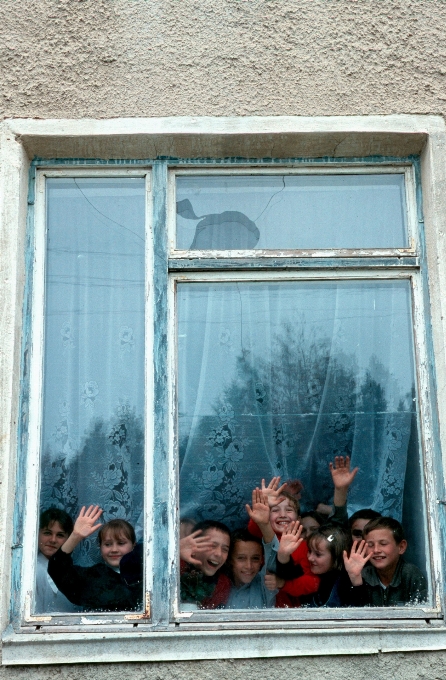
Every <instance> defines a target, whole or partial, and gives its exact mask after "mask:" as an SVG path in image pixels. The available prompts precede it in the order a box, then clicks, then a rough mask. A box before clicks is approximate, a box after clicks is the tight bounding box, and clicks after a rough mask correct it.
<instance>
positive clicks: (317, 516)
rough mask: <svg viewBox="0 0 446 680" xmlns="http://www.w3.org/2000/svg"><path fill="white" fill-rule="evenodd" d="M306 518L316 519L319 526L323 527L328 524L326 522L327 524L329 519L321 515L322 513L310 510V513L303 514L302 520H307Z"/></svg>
mask: <svg viewBox="0 0 446 680" xmlns="http://www.w3.org/2000/svg"><path fill="white" fill-rule="evenodd" d="M305 517H311V519H314V520H315V521H316V522H317V523H318V524H319V526H321V525H322V524H326V522H327V518H326V517H324V515H321V513H320V512H318V511H317V510H310V512H303V513H302V514H301V516H300V518H301V520H302V519H305Z"/></svg>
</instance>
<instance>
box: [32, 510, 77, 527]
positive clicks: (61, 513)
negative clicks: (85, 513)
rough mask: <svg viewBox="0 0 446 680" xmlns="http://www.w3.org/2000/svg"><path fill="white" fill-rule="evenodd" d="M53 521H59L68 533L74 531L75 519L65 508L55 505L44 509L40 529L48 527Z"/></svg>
mask: <svg viewBox="0 0 446 680" xmlns="http://www.w3.org/2000/svg"><path fill="white" fill-rule="evenodd" d="M53 522H59V524H60V526H61V527H62V529H63V530H64V531H65V533H66V534H71V532H72V531H73V520H72V519H71V517H70V515H69V514H68V512H65V510H61V509H60V508H54V507H51V508H48V509H47V510H44V511H43V512H42V513H41V515H40V519H39V529H46V528H47V527H49V526H50V524H53Z"/></svg>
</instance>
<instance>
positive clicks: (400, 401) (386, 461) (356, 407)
mask: <svg viewBox="0 0 446 680" xmlns="http://www.w3.org/2000/svg"><path fill="white" fill-rule="evenodd" d="M177 308H178V322H177V333H178V414H179V416H178V441H179V464H180V501H181V508H180V517H181V525H180V528H181V537H182V538H183V543H182V544H180V547H183V548H184V549H183V551H182V552H181V553H180V554H181V557H182V560H181V569H180V571H181V574H180V585H181V597H182V608H183V609H184V610H193V609H197V608H203V609H213V608H229V609H246V608H248V609H249V608H264V607H273V606H276V607H298V606H304V605H306V606H309V607H314V606H324V605H326V606H330V607H335V606H362V605H370V606H375V605H378V604H379V605H380V606H386V605H388V606H390V605H393V606H394V605H397V604H408V605H410V604H415V603H417V602H419V601H420V600H423V599H425V597H426V578H425V577H426V576H427V571H426V569H427V561H426V555H427V554H428V553H427V538H426V536H427V534H426V525H425V519H424V517H423V491H422V483H421V471H420V462H419V461H420V443H419V433H418V418H417V399H416V386H415V371H414V352H413V333H412V314H411V288H410V283H409V281H390V280H389V281H377V280H372V279H371V280H362V281H337V282H336V281H289V282H285V281H281V282H278V281H275V282H273V281H267V282H245V281H244V282H219V283H217V282H216V283H198V282H189V283H187V282H182V283H179V284H178V291H177ZM335 457H342V459H343V460H344V461H345V460H346V458H347V457H350V458H351V463H352V468H353V467H356V466H357V467H358V468H359V471H358V472H357V475H356V477H355V478H354V480H353V481H352V482H351V485H350V492H349V495H348V505H347V506H346V507H345V508H344V509H343V511H344V514H342V512H341V513H340V514H339V516H338V517H335V518H332V520H329V519H328V518H327V514H328V513H330V512H332V511H333V497H334V483H333V478H332V475H331V472H330V469H329V463H330V462H334V461H335ZM276 475H280V476H281V477H282V481H286V480H294V481H293V483H292V484H290V487H289V491H290V493H291V495H292V497H293V498H294V499H295V500H296V501H297V505H294V504H293V502H292V500H291V499H290V498H288V500H286V499H285V501H284V503H285V505H284V507H280V508H279V510H280V512H279V515H278V519H277V516H275V517H276V518H275V519H274V518H273V510H271V515H270V520H269V522H270V525H271V527H272V528H273V530H274V534H275V536H276V537H277V538H278V539H280V538H281V535H282V533H283V532H284V527H286V526H288V524H289V522H290V521H291V520H295V519H296V518H297V517H298V516H303V517H305V516H306V515H307V513H310V516H307V519H309V520H310V524H311V521H312V522H313V524H312V527H309V526H308V525H307V524H305V519H304V520H303V522H304V524H305V527H307V526H308V533H307V540H309V535H310V533H311V530H314V529H317V528H319V529H320V528H321V527H323V525H324V524H326V523H327V522H328V526H330V527H331V528H330V529H329V530H328V533H326V534H325V538H324V537H323V536H322V537H320V539H318V543H317V546H316V547H319V548H322V549H324V550H325V551H326V552H327V551H328V549H329V548H330V546H331V545H333V546H334V545H337V543H339V545H341V547H342V545H344V548H345V549H347V548H348V546H349V541H350V537H351V533H350V532H351V527H350V526H349V522H348V516H349V517H351V516H352V514H353V513H355V512H357V511H361V510H364V509H371V510H373V511H374V512H375V514H376V515H377V516H378V515H385V516H390V517H392V518H393V519H394V520H397V521H398V522H400V523H402V525H403V527H404V530H405V533H406V538H407V542H408V543H407V550H406V551H405V555H404V557H405V559H406V563H407V564H410V569H412V572H411V576H409V575H407V574H406V575H405V576H404V577H402V578H403V582H404V583H405V586H404V587H406V586H407V583H406V582H405V581H404V579H409V580H410V578H411V577H414V578H415V580H416V579H418V581H416V585H415V586H414V587H413V590H412V591H410V592H408V591H407V589H406V590H404V587H403V586H401V588H400V589H399V590H398V588H395V591H398V592H393V591H392V590H391V589H389V590H387V591H385V589H383V588H382V587H381V586H380V585H379V582H378V581H377V580H376V574H377V573H379V565H380V563H379V562H378V561H375V562H374V563H373V564H374V565H375V566H376V565H378V572H377V570H376V569H375V568H374V567H373V568H371V569H370V574H367V578H369V579H370V580H371V582H370V584H369V583H367V588H366V591H367V592H365V593H364V592H363V593H362V595H360V593H358V592H356V591H355V592H356V595H355V597H354V599H353V600H352V599H349V598H350V597H351V592H350V591H351V588H350V582H349V581H348V580H347V581H345V576H346V574H345V572H344V571H343V570H342V569H339V564H338V565H335V564H334V554H332V553H330V552H328V557H327V560H326V561H325V562H323V563H322V564H320V563H319V562H317V560H316V562H311V563H310V562H309V560H310V561H311V559H313V558H312V557H310V552H311V550H310V552H308V556H307V549H306V546H305V544H303V545H302V548H301V551H300V553H299V550H297V554H295V553H294V552H293V560H294V559H295V563H293V564H292V565H290V570H289V571H288V572H286V573H283V572H280V569H279V571H278V572H277V573H278V574H279V573H281V574H282V577H283V578H285V584H284V585H283V584H282V588H281V590H274V588H272V589H268V588H266V587H265V584H266V583H267V580H268V579H265V570H266V568H268V570H271V571H274V570H275V568H276V567H277V560H276V557H277V547H276V548H274V546H271V545H270V546H268V547H267V546H266V545H264V546H262V543H261V541H259V538H260V537H261V536H262V532H261V530H260V525H259V524H256V523H254V524H253V523H252V522H251V524H250V525H249V529H250V531H251V533H254V535H255V536H256V539H253V538H251V539H250V538H249V536H248V538H247V537H246V528H247V527H248V521H249V517H248V514H247V512H246V510H245V505H246V504H251V502H252V496H251V494H252V490H253V489H254V488H255V487H257V486H259V485H260V483H261V480H262V478H264V479H265V480H266V481H267V482H268V481H269V480H271V479H272V478H273V477H274V476H276ZM299 506H300V507H299ZM314 511H318V512H319V513H320V514H319V515H317V513H316V515H314V514H313V517H312V516H311V513H314ZM365 516H367V515H365ZM267 521H268V520H267ZM367 521H368V520H367ZM367 521H365V522H364V521H363V524H362V527H363V526H364V524H367ZM203 522H205V524H202V523H203ZM209 522H210V523H211V524H210V526H209ZM215 522H217V523H222V525H223V528H222V525H220V526H219V525H218V524H217V525H216V524H215ZM315 522H316V525H315ZM333 522H334V523H335V524H333ZM206 523H207V524H206ZM335 525H336V526H335ZM225 527H227V529H225ZM197 529H201V534H200V536H206V537H207V538H208V543H207V544H206V546H203V547H201V546H200V545H197V546H196V552H195V553H194V554H193V557H195V558H196V561H195V562H194V561H193V560H190V561H188V553H187V545H186V544H185V543H184V538H185V537H187V536H188V535H189V536H190V535H192V534H191V532H195V531H196V530H197ZM239 529H242V530H245V534H244V533H243V531H242V533H241V534H240V533H238V532H237V531H236V530H239ZM392 531H393V530H392ZM225 532H226V533H225ZM227 532H235V533H232V542H231V546H230V550H229V552H228V546H229V538H228V533H227ZM392 535H393V534H392ZM330 537H331V538H330ZM328 539H330V540H328ZM255 540H257V542H255ZM250 541H251V542H250ZM342 541H344V544H343V543H342ZM395 545H396V544H395ZM308 546H310V543H308ZM310 547H311V546H310ZM314 547H315V546H313V549H314ZM333 549H334V548H333ZM274 550H275V552H274ZM302 551H303V553H302ZM396 559H397V562H398V559H399V557H397V558H396ZM395 564H396V562H395ZM398 564H399V565H400V567H399V568H401V569H402V564H403V563H402V561H401V562H398ZM292 566H294V567H295V569H294V571H293V569H292V568H291V567H292ZM364 573H365V572H364ZM315 576H316V577H317V578H316V582H315V580H314V577H315ZM364 578H366V576H364ZM395 578H396V577H395ZM409 590H410V589H409ZM363 591H364V589H363ZM361 597H363V598H364V599H361ZM386 598H387V599H386Z"/></svg>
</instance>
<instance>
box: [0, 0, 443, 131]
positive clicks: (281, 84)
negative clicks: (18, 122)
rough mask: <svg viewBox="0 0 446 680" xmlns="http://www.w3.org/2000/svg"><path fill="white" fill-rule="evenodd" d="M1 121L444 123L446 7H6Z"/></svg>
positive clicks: (262, 0)
mask: <svg viewBox="0 0 446 680" xmlns="http://www.w3.org/2000/svg"><path fill="white" fill-rule="evenodd" d="M0 26H1V27H2V28H1V29H0V30H1V32H2V34H3V37H2V40H1V41H0V74H1V75H0V78H1V82H2V85H3V86H2V88H1V89H2V94H1V103H0V111H1V115H3V116H7V117H9V116H11V117H14V116H27V117H70V118H71V117H114V116H169V115H183V116H185V115H218V116H221V115H226V116H227V115H248V114H249V115H279V114H282V115H284V114H290V115H348V114H369V113H370V114H372V113H373V114H378V113H382V114H386V113H394V112H395V113H440V114H441V113H442V112H443V110H444V109H445V108H446V88H445V74H446V61H445V56H446V2H444V0H380V1H379V2H376V1H375V0H203V1H201V2H197V0H181V2H180V1H179V0H176V1H173V0H163V1H162V2H161V1H160V0H39V2H38V3H36V2H35V1H34V0H21V1H20V2H17V0H2V2H1V3H0Z"/></svg>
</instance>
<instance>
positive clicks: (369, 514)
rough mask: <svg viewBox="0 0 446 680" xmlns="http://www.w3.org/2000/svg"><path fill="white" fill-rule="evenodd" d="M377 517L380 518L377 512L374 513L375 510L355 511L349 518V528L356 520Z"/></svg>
mask: <svg viewBox="0 0 446 680" xmlns="http://www.w3.org/2000/svg"><path fill="white" fill-rule="evenodd" d="M378 517H381V514H380V513H379V512H376V510H372V509H371V508H364V510H357V511H356V512H354V513H353V515H352V516H351V517H350V518H349V520H348V523H349V525H350V527H352V526H353V522H356V520H357V519H369V520H372V519H378Z"/></svg>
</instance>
